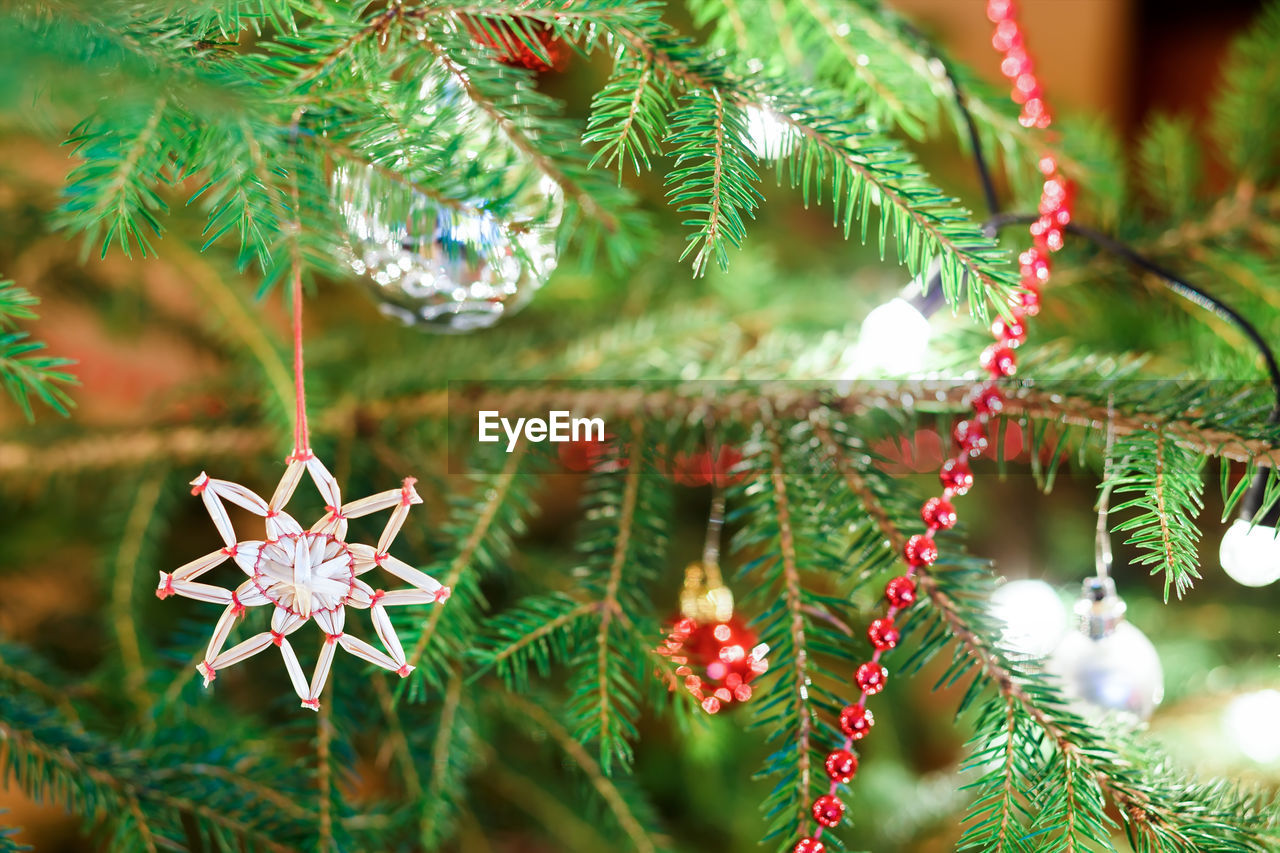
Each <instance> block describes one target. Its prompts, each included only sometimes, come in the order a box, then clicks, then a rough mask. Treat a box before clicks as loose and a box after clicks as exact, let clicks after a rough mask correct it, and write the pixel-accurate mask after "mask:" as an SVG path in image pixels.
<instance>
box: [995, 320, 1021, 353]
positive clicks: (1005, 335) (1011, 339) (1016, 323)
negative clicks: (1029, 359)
mask: <svg viewBox="0 0 1280 853" xmlns="http://www.w3.org/2000/svg"><path fill="white" fill-rule="evenodd" d="M991 334H992V335H994V336H995V337H996V339H997V340H999V341H1001V342H1003V343H1004V345H1005V346H1008V347H1015V348H1016V347H1019V346H1021V345H1022V344H1023V343H1024V342H1025V341H1026V340H1027V327H1026V325H1024V324H1023V322H1022V320H1021V319H1020V318H1018V317H1014V318H1013V319H1012V320H1006V319H1005V318H1004V317H997V318H995V320H993V321H992V322H991Z"/></svg>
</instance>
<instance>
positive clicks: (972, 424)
mask: <svg viewBox="0 0 1280 853" xmlns="http://www.w3.org/2000/svg"><path fill="white" fill-rule="evenodd" d="M951 437H952V438H953V439H954V440H955V443H956V447H958V448H960V449H961V450H963V451H965V452H967V453H968V454H969V455H970V456H981V455H982V451H984V450H986V449H987V428H986V427H985V426H983V424H982V421H979V420H963V421H956V425H955V426H954V427H953V428H952V430H951Z"/></svg>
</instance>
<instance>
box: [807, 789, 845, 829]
mask: <svg viewBox="0 0 1280 853" xmlns="http://www.w3.org/2000/svg"><path fill="white" fill-rule="evenodd" d="M843 817H844V803H842V802H840V798H839V797H837V796H836V795H835V794H826V795H824V796H821V797H818V799H816V800H814V801H813V819H814V820H816V821H817V822H818V823H820V824H822V825H823V826H825V827H827V828H828V829H830V828H831V827H833V826H836V825H838V824H839V823H840V819H841V818H843Z"/></svg>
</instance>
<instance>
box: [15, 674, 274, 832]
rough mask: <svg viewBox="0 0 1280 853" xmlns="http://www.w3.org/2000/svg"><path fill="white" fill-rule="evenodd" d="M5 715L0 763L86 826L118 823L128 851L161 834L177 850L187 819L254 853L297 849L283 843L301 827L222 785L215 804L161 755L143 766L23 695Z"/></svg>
mask: <svg viewBox="0 0 1280 853" xmlns="http://www.w3.org/2000/svg"><path fill="white" fill-rule="evenodd" d="M0 711H2V713H0V735H3V738H2V739H0V765H3V766H4V767H5V768H6V770H7V772H8V773H10V774H12V775H13V777H14V778H15V779H16V781H17V783H18V784H19V785H20V786H21V787H22V788H23V789H24V790H25V791H27V792H28V793H30V794H32V795H33V796H35V797H36V798H44V797H49V798H51V799H52V800H54V801H55V802H59V803H61V804H63V805H65V806H67V807H68V808H70V809H72V810H73V811H74V812H76V813H77V814H79V815H81V816H84V817H85V818H86V819H87V820H91V821H104V822H108V823H115V835H116V838H117V840H119V841H121V842H122V843H126V844H128V845H129V846H130V847H133V848H138V849H141V848H145V847H146V846H147V841H148V839H151V841H152V843H153V844H159V843H160V838H161V831H162V829H163V836H164V839H165V840H164V842H163V843H164V844H165V846H176V845H177V844H178V843H179V842H177V841H176V840H175V836H177V837H185V834H186V833H185V829H184V828H183V824H182V820H183V816H186V817H189V818H190V819H191V820H193V821H195V823H196V825H198V826H199V827H200V829H201V831H204V832H208V833H210V834H211V835H212V836H213V837H218V838H224V839H226V840H228V841H231V840H233V839H234V840H237V841H238V842H240V843H242V844H243V845H244V846H245V848H246V849H249V850H271V851H286V850H289V849H292V848H291V847H290V846H289V845H288V844H286V843H283V841H284V840H287V839H288V838H289V837H290V833H291V832H292V833H296V832H297V831H298V829H299V827H297V826H296V825H294V826H289V825H288V823H287V822H285V821H282V820H281V819H280V816H278V815H276V814H274V813H272V812H270V811H269V810H268V809H266V808H265V807H264V806H263V805H262V804H261V802H259V803H258V804H257V805H251V804H250V803H249V802H246V801H244V800H243V799H241V797H242V793H243V792H240V791H236V790H234V789H233V788H231V787H229V786H222V793H220V794H218V795H216V796H217V797H220V798H221V799H222V802H221V804H219V805H214V802H216V799H213V797H214V795H212V794H211V793H210V787H211V785H210V783H209V780H207V778H206V779H205V780H203V781H201V780H200V777H192V776H189V775H187V774H186V773H185V771H184V770H182V769H181V768H180V766H175V767H167V766H165V765H163V764H161V765H156V763H155V761H156V759H157V758H158V757H159V753H151V754H150V756H149V757H148V759H145V760H144V759H142V758H141V757H140V756H138V755H137V754H135V753H130V752H126V751H122V750H119V749H117V748H116V747H114V746H112V745H108V744H105V743H102V742H101V741H99V740H98V739H97V738H95V737H93V736H91V735H88V734H85V733H83V732H82V731H79V730H75V729H70V728H67V727H66V726H64V725H63V724H62V723H60V722H58V721H57V720H56V719H54V718H53V717H52V716H50V715H49V714H47V713H42V712H40V711H37V710H33V709H32V708H31V707H30V706H28V705H26V704H24V703H23V702H22V701H21V700H19V699H18V698H17V697H12V696H0ZM193 786H202V787H203V789H204V791H205V794H204V796H203V797H192V796H191V791H192V788H193ZM215 787H216V786H215ZM135 802H136V803H137V804H138V805H137V808H135V807H134V805H133V804H134V803H135ZM233 804H234V808H231V806H232V805H233ZM139 813H140V814H142V815H144V816H145V818H146V819H144V820H143V821H142V822H141V823H138V822H136V821H137V815H138V814H139ZM160 822H163V824H164V826H163V828H162V827H161V826H159V823H160ZM294 837H297V836H296V835H295V836H294Z"/></svg>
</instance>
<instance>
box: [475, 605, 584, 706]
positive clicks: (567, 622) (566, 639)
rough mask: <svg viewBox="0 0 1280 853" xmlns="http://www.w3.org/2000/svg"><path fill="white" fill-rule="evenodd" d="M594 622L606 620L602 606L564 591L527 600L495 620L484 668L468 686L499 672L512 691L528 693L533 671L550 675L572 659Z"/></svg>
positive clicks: (480, 655) (481, 657)
mask: <svg viewBox="0 0 1280 853" xmlns="http://www.w3.org/2000/svg"><path fill="white" fill-rule="evenodd" d="M593 618H601V619H603V609H602V606H601V605H600V604H599V603H598V602H579V601H577V600H575V599H573V598H571V597H569V596H568V595H565V594H563V593H552V594H550V595H548V596H545V597H539V598H535V597H530V598H526V599H524V600H523V601H521V603H520V606H519V607H517V608H515V609H513V610H510V611H507V612H504V613H502V614H499V615H498V616H496V617H495V618H493V619H492V620H490V623H489V632H488V638H487V642H486V644H485V645H484V646H482V647H481V648H480V649H479V650H477V654H476V657H477V659H478V661H479V662H480V669H479V670H478V671H477V672H476V673H475V674H474V675H472V676H471V678H470V679H469V681H468V683H472V682H474V681H475V680H476V679H477V678H478V677H479V676H481V675H483V674H484V673H486V672H488V671H489V670H490V669H493V670H496V672H497V674H498V676H499V677H500V678H501V679H502V680H503V681H504V682H505V683H506V684H507V686H508V687H509V688H510V689H511V690H513V691H514V692H516V693H524V692H527V690H528V685H529V669H530V668H531V667H532V668H535V669H536V670H537V672H538V674H539V675H541V676H543V677H545V676H546V675H548V674H549V672H550V670H551V667H552V665H554V664H556V663H561V662H563V661H566V660H568V659H569V658H570V656H571V654H572V652H571V650H572V649H574V648H576V647H577V646H578V644H579V643H580V642H581V641H583V640H584V639H585V637H584V633H585V632H584V629H585V628H586V627H587V626H588V624H589V622H591V621H593Z"/></svg>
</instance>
